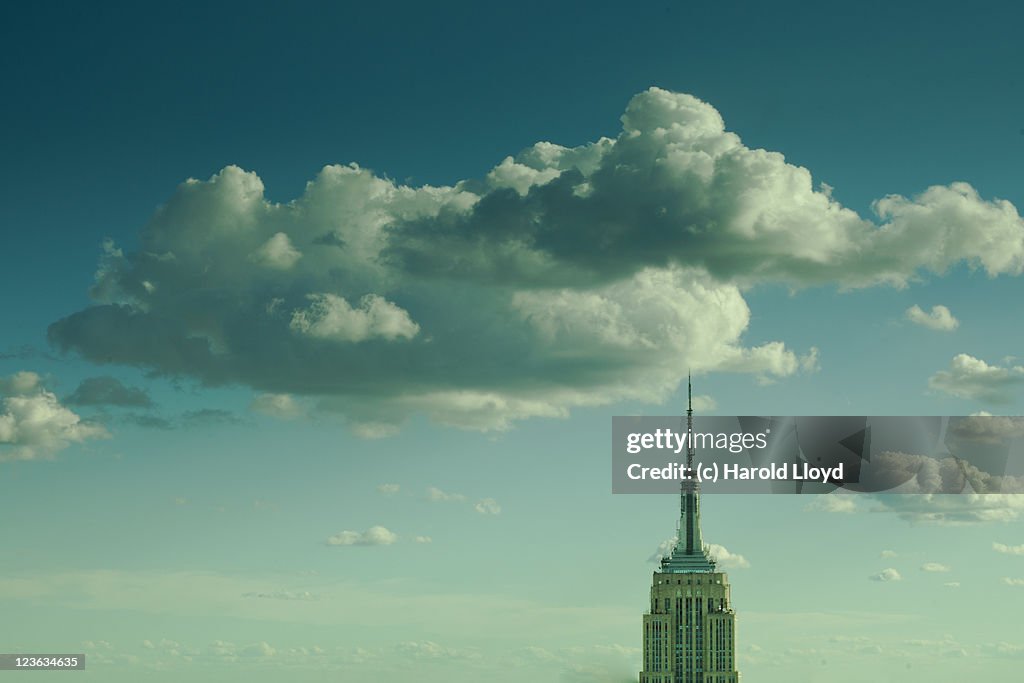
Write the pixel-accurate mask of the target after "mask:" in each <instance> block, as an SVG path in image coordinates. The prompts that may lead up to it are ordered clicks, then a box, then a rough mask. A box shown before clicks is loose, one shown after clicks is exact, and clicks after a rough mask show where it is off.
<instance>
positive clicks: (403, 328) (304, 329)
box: [291, 294, 420, 342]
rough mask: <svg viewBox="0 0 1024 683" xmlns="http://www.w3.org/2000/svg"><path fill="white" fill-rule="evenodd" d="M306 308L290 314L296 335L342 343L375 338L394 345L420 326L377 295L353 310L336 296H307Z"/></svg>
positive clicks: (371, 295)
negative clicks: (396, 340)
mask: <svg viewBox="0 0 1024 683" xmlns="http://www.w3.org/2000/svg"><path fill="white" fill-rule="evenodd" d="M307 298H308V299H309V300H310V301H312V303H311V304H310V305H309V308H306V309H300V310H296V311H295V312H294V313H293V314H292V321H291V328H292V329H293V330H295V331H296V332H301V333H302V334H306V335H309V336H310V337H318V338H320V339H331V340H335V341H341V342H361V341H366V340H367V339H372V338H374V337H380V338H382V339H387V340H389V341H393V340H395V339H398V338H403V339H412V338H413V337H415V336H416V334H417V333H418V332H419V331H420V326H419V325H417V324H416V323H414V322H413V321H412V319H411V318H409V313H408V311H405V310H402V309H401V308H399V307H398V306H396V305H395V304H393V303H391V302H390V301H387V300H386V299H384V298H383V297H380V296H377V295H376V294H367V295H366V296H364V297H363V298H362V299H361V300H360V302H359V308H353V307H352V306H350V305H349V303H348V302H347V301H345V299H344V298H343V297H340V296H337V295H335V294H310V295H309V296H308V297H307Z"/></svg>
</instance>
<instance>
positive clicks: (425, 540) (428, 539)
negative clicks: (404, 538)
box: [412, 536, 434, 543]
mask: <svg viewBox="0 0 1024 683" xmlns="http://www.w3.org/2000/svg"><path fill="white" fill-rule="evenodd" d="M412 540H413V541H414V542H416V543H432V542H433V541H434V539H432V538H431V537H430V536H416V537H415V538H413V539H412Z"/></svg>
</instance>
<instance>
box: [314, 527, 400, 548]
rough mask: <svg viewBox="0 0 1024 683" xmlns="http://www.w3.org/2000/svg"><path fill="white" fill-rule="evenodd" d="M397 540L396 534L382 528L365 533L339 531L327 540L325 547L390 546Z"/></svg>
mask: <svg viewBox="0 0 1024 683" xmlns="http://www.w3.org/2000/svg"><path fill="white" fill-rule="evenodd" d="M397 540H398V534H396V533H394V532H393V531H390V530H389V529H386V528H385V527H382V526H373V527H370V528H369V529H367V530H366V531H361V532H360V531H339V532H338V533H336V534H334V535H333V536H330V537H329V538H328V539H327V545H391V544H392V543H394V542H395V541H397Z"/></svg>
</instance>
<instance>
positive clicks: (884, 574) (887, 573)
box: [868, 567, 903, 581]
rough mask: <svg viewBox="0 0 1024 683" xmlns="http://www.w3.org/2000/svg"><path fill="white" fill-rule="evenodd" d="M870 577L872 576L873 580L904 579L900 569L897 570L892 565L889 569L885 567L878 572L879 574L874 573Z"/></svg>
mask: <svg viewBox="0 0 1024 683" xmlns="http://www.w3.org/2000/svg"><path fill="white" fill-rule="evenodd" d="M868 578H870V579H871V580H872V581H902V580H903V577H902V576H900V573H899V572H898V571H896V570H895V569H893V568H892V567H889V568H888V569H883V570H882V571H880V572H878V573H877V574H872V575H871V576H869V577H868Z"/></svg>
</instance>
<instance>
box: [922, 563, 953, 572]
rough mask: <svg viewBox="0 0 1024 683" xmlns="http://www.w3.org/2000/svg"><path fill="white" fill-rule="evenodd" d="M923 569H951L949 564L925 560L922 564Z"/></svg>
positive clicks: (942, 570) (927, 570)
mask: <svg viewBox="0 0 1024 683" xmlns="http://www.w3.org/2000/svg"><path fill="white" fill-rule="evenodd" d="M921 571H923V572H948V571H950V567H949V565H946V564H941V563H939V562H925V563H924V564H922V565H921Z"/></svg>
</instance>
